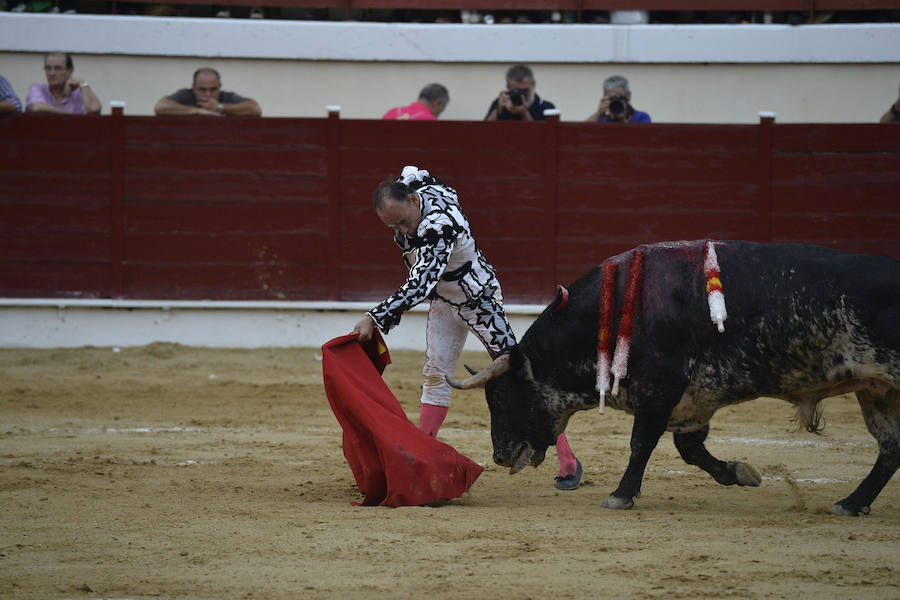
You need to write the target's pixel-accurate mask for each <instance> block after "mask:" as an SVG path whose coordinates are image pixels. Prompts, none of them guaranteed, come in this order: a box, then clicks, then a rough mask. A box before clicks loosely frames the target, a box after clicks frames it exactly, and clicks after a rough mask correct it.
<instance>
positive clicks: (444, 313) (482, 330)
mask: <svg viewBox="0 0 900 600" xmlns="http://www.w3.org/2000/svg"><path fill="white" fill-rule="evenodd" d="M488 302H490V301H488ZM491 305H492V309H493V310H494V311H496V310H497V308H498V306H501V307H502V305H500V304H499V303H498V302H496V301H494V302H491ZM476 312H477V311H476V309H472V308H468V307H460V308H457V307H455V306H453V305H451V304H448V303H447V302H445V301H443V300H441V299H440V298H435V299H433V300H432V301H431V309H430V310H429V311H428V324H427V325H426V328H425V341H426V350H425V366H424V367H423V368H422V375H424V377H425V381H424V383H423V384H422V404H433V405H435V406H450V392H451V390H452V388H451V387H450V384H449V383H447V379H446V376H447V375H450V376H452V375H453V373H454V371H455V370H456V363H457V362H459V356H460V354H462V350H463V346H464V345H465V343H466V336H467V335H468V334H469V331H471V332H473V333H474V334H475V335H477V336H478V339H479V340H481V343H483V344H484V347H485V349H487V351H488V352H489V353H490V355H491V357H492V358H493V357H496V356H498V355H500V354H503V353H504V352H507V351H509V347H510V346H511V345H514V344H515V336H514V335H513V333H512V330H511V329H510V328H509V322H508V321H507V320H506V318H505V315H503V314H502V308H500V314H501V315H502V317H501V318H500V319H493V320H491V321H490V324H489V325H485V324H484V323H483V322H478V321H477V320H476ZM495 314H496V313H495ZM498 327H499V328H502V330H498ZM498 333H500V334H501V335H497V334H498ZM497 340H501V341H500V342H499V345H498V341H497Z"/></svg>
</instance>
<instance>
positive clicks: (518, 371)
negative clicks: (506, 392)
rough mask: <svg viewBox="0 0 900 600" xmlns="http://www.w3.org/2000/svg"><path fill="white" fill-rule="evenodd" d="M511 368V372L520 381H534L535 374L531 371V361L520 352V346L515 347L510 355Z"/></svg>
mask: <svg viewBox="0 0 900 600" xmlns="http://www.w3.org/2000/svg"><path fill="white" fill-rule="evenodd" d="M509 367H510V371H512V372H513V373H515V375H516V377H518V378H519V379H522V380H524V381H534V373H533V372H532V370H531V360H529V359H528V357H527V356H525V354H523V353H522V351H521V350H519V347H518V346H516V347H514V348H513V349H512V350H511V351H510V353H509Z"/></svg>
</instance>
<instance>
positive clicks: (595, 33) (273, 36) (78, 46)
mask: <svg viewBox="0 0 900 600" xmlns="http://www.w3.org/2000/svg"><path fill="white" fill-rule="evenodd" d="M898 39H900V24H896V23H869V24H865V23H864V24H836V25H799V26H791V25H538V24H533V25H463V24H416V23H361V22H329V21H290V20H266V19H261V20H248V19H196V18H171V17H132V16H114V15H48V14H19V13H0V51H5V52H49V51H53V50H59V49H60V48H63V49H65V50H67V51H70V52H73V53H77V54H120V55H134V56H189V57H210V58H256V59H293V60H333V61H370V62H371V61H403V62H423V61H424V62H436V63H444V62H447V63H454V62H467V63H484V62H503V63H509V62H527V63H601V64H606V63H631V64H633V63H885V62H888V63H890V62H898V61H900V44H898V43H897V40H898ZM712 49H714V51H713V50H712Z"/></svg>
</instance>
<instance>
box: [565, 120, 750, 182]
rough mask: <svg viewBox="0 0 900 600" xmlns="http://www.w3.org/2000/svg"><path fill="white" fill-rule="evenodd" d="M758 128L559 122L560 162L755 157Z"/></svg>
mask: <svg viewBox="0 0 900 600" xmlns="http://www.w3.org/2000/svg"><path fill="white" fill-rule="evenodd" d="M757 128H758V126H757V125H694V124H677V123H627V124H622V125H610V124H608V123H571V122H567V123H560V125H559V145H560V160H561V162H562V164H565V163H567V162H571V161H572V160H573V159H577V157H578V156H579V155H580V154H583V153H588V154H593V153H594V152H604V153H607V152H608V153H613V154H615V155H619V156H622V155H626V154H628V153H632V152H644V151H651V152H652V151H661V152H676V153H680V154H683V155H702V154H721V153H738V154H741V155H744V156H752V155H754V154H755V153H756V135H757ZM567 173H568V172H567Z"/></svg>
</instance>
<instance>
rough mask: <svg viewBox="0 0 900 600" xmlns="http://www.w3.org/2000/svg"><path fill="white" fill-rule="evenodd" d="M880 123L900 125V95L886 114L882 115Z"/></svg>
mask: <svg viewBox="0 0 900 600" xmlns="http://www.w3.org/2000/svg"><path fill="white" fill-rule="evenodd" d="M879 122H880V123H900V95H898V97H897V99H896V100H894V103H893V104H891V107H890V108H889V109H888V111H887V112H886V113H884V114H883V115H881V119H880V121H879Z"/></svg>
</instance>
